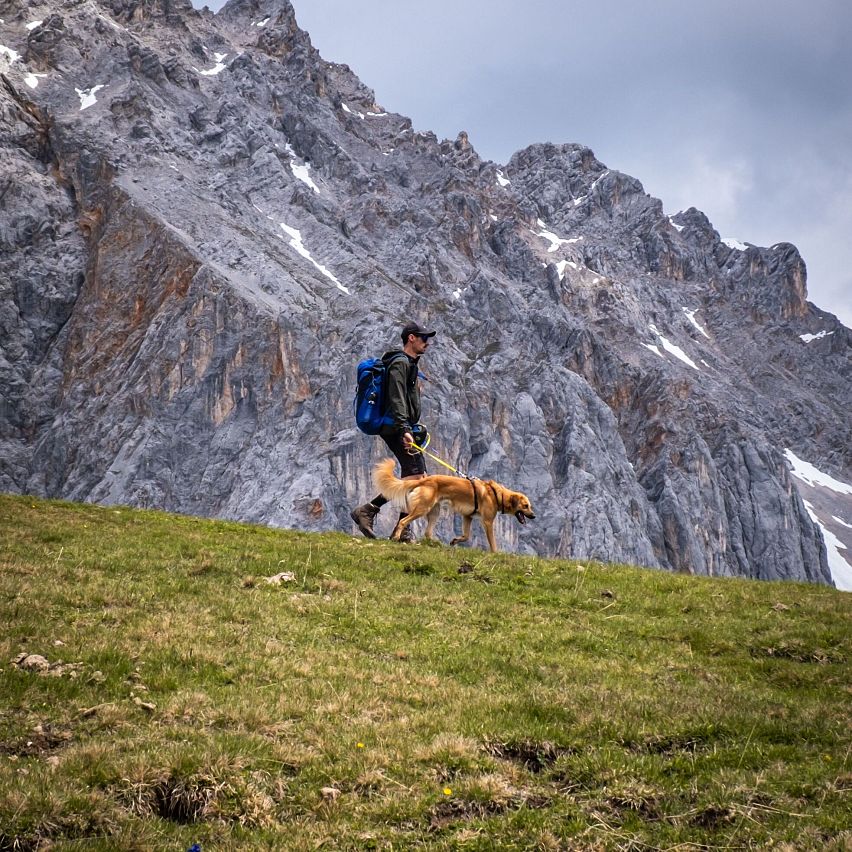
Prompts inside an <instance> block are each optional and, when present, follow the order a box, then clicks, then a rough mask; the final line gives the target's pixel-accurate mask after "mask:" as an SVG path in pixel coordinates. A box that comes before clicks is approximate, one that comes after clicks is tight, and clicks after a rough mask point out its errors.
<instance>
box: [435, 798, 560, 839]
mask: <svg viewBox="0 0 852 852" xmlns="http://www.w3.org/2000/svg"><path fill="white" fill-rule="evenodd" d="M550 804H551V800H550V799H549V798H548V797H547V796H543V795H539V794H526V793H524V794H520V795H516V796H513V797H512V798H510V799H502V798H501V799H486V800H484V801H481V800H469V799H450V800H448V801H446V802H438V804H437V805H435V806H434V807H433V808H430V809H429V811H428V812H427V814H426V816H427V818H428V821H429V828H430V830H432V831H440V830H441V829H444V828H447V827H448V826H450V825H452V824H453V823H456V822H467V821H469V820H474V819H486V818H488V817H490V816H498V815H500V814H505V813H508V812H509V811H516V810H518V809H520V808H523V807H526V808H530V809H533V810H541V809H543V808H546V807H549V806H550Z"/></svg>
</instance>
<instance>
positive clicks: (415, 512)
mask: <svg viewBox="0 0 852 852" xmlns="http://www.w3.org/2000/svg"><path fill="white" fill-rule="evenodd" d="M425 514H426V509H425V507H423V506H415V507H414V508H413V509H412V510H411V511H410V512H409V513H408V514H407V515H406V516H405V517H404V518H400V519H399V520H398V521H397V522H396V526H395V527H394V528H393V532H392V533H391V539H392V540H393V541H399V537H400V536H401V535H402V531H403V530H404V529H405V528H406V527H407V526H408V525H409V524H410V523H411V522H412V521H416V520H417V519H418V518H422V517H423V516H424V515H425Z"/></svg>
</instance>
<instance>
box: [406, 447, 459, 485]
mask: <svg viewBox="0 0 852 852" xmlns="http://www.w3.org/2000/svg"><path fill="white" fill-rule="evenodd" d="M412 448H413V449H415V450H417V452H419V453H423V455H424V456H429V458H430V459H432V461H436V462H438V464H440V465H443V466H444V467H445V468H447V470H451V471H452V472H453V473H455V474H456V475H457V476H463V477H464V478H465V479H470V477H469V476H468V475H467V474H466V473H462V472H461V471H460V470H458V468H455V467H453V466H452V465H451V464H449V463H448V462H445V461H444V460H443V459H441V458H438V456H436V455H434V454H433V453H430V452H429V451H428V450H427V449H426V448H425V447H418V446H417V444H412V445H411V447H410V448H409V449H412Z"/></svg>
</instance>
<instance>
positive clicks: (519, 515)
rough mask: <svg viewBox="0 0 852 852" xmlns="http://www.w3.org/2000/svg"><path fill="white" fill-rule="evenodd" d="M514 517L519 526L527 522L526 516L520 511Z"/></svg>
mask: <svg viewBox="0 0 852 852" xmlns="http://www.w3.org/2000/svg"><path fill="white" fill-rule="evenodd" d="M515 517H516V518H517V519H518V523H519V524H525V523H526V522H527V516H526V515H525V514H524V513H523V512H521V511H518V512H515Z"/></svg>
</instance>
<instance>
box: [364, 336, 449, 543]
mask: <svg viewBox="0 0 852 852" xmlns="http://www.w3.org/2000/svg"><path fill="white" fill-rule="evenodd" d="M436 334H437V332H435V331H425V330H424V329H422V328H421V327H420V326H419V325H418V324H417V323H416V322H408V323H406V324H405V325H404V326H403V328H402V344H403V346H402V349H392V350H390V351H389V352H385V354H384V355H382V361H383V362H384V363H385V365H386V366H387V377H386V379H385V382H386V385H385V414H386V415H387V419H388V420H389V421H390V423H389V424H388V425H386V426H382V428H381V430H380V432H379V435H380V436H381V438H382V440H383V441H384V442H385V443H386V444H387V445H388V447H389V448H390V450H391V452H392V453H393V454H394V455H395V456H396V458H397V461H398V462H399V465H400V467H401V468H402V478H403V479H420V478H422V477H424V476H426V462H425V460H424V458H423V454H422V453H419V452H417V451H416V450H414V449H412V445H413V444H414V437H415V435H417V437H418V444H420V445H421V446H422V445H423V440H422V438H425V435H426V430H425V428H424V427H423V426H421V425H420V424H419V423H418V421H419V420H420V388H419V387H418V385H417V377H418V372H419V371H418V367H417V364H418V362H419V360H420V357H421V356H422V355H423V354H424V353H425V352H426V350H427V349H428V348H429V341H430V339H431V338H433V337H434V336H435V335H436ZM403 355H404V356H405V357H401V356H403ZM387 502H388V500H387V498H385V497H383V496H382V495H381V494H379V495H378V496H377V497H374V498H373V499H372V500H370V502H369V503H363V504H362V505H361V506H358V507H357V508H355V509H353V510H352V512H351V513H350V517H351V518H352V520H353V521H355V524H356V526H357V527H358V529H359V530H361V532H362V533H363V534H364V535H365V536H367V538H375V537H376V534H375V533H374V532H373V521H374V520H375V519H376V515H378V514H379V510H380V509H381V508H382V506H384V505H385V503H387ZM406 514H407V513H406V512H400V513H399V516H400V518H404V517H405V516H406ZM399 540H400V541H403V542H406V543H408V544H411V543H413V542H414V534H413V533H412V531H411V526H410V525H409V526H408V527H407V528H406V529H405V531H404V532H403V534H402V536H401V537H400V539H399Z"/></svg>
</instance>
